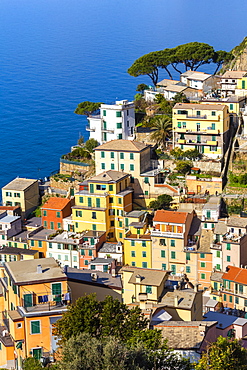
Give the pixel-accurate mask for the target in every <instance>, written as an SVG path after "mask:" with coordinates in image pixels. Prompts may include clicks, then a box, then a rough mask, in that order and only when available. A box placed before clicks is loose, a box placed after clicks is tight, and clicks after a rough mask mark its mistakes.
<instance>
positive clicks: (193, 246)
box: [184, 240, 198, 252]
mask: <svg viewBox="0 0 247 370" xmlns="http://www.w3.org/2000/svg"><path fill="white" fill-rule="evenodd" d="M197 249H198V240H197V241H195V240H189V241H188V245H186V246H185V247H184V252H194V251H197Z"/></svg>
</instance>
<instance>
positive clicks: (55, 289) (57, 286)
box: [52, 283, 62, 295]
mask: <svg viewBox="0 0 247 370" xmlns="http://www.w3.org/2000/svg"><path fill="white" fill-rule="evenodd" d="M52 294H53V295H58V294H62V286H61V283H55V284H52Z"/></svg>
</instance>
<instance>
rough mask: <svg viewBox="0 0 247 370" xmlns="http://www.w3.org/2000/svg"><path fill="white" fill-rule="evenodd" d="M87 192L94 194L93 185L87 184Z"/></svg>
mask: <svg viewBox="0 0 247 370" xmlns="http://www.w3.org/2000/svg"><path fill="white" fill-rule="evenodd" d="M89 191H90V193H94V186H93V184H89Z"/></svg>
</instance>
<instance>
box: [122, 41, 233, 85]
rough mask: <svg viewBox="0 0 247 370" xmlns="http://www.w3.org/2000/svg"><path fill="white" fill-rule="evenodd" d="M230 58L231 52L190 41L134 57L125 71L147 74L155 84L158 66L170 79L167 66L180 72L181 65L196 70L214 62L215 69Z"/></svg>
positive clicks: (141, 74)
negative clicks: (133, 60) (216, 49)
mask: <svg viewBox="0 0 247 370" xmlns="http://www.w3.org/2000/svg"><path fill="white" fill-rule="evenodd" d="M230 58H232V56H231V53H227V52H224V51H222V50H220V51H214V48H213V47H212V46H210V45H208V44H205V43H202V42H190V43H187V44H183V45H179V46H176V47H175V48H171V49H168V48H166V49H164V50H160V51H153V52H151V53H149V54H145V55H143V56H141V57H140V58H138V59H136V60H135V62H134V63H133V64H132V66H131V67H130V68H129V69H128V71H127V72H128V73H129V74H130V75H131V76H134V77H138V76H143V75H147V76H149V77H150V78H151V80H152V83H153V85H154V86H156V85H157V83H158V79H159V68H161V69H165V70H166V72H167V73H168V75H169V77H170V78H171V79H172V74H171V71H170V70H169V68H168V67H172V68H173V69H174V70H175V71H176V72H178V73H180V74H181V73H182V70H181V67H183V69H185V70H186V71H187V70H189V69H191V70H192V71H196V70H197V69H198V68H199V67H201V66H202V65H204V64H209V63H215V64H216V66H217V68H216V71H217V70H218V69H219V67H220V66H221V65H222V64H223V63H224V61H228V60H230Z"/></svg>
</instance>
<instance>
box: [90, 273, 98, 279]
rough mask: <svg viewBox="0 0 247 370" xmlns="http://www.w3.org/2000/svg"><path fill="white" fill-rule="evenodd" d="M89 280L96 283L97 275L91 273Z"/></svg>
mask: <svg viewBox="0 0 247 370" xmlns="http://www.w3.org/2000/svg"><path fill="white" fill-rule="evenodd" d="M91 279H92V281H97V279H98V275H97V273H96V272H92V274H91Z"/></svg>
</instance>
